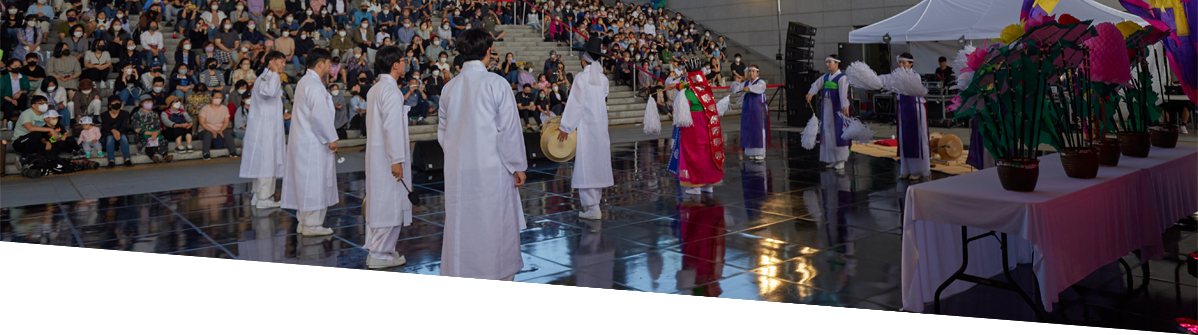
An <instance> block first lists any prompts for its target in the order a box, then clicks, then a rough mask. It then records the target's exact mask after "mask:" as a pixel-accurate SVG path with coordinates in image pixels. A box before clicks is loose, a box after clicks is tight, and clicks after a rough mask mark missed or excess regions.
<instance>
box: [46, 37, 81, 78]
mask: <svg viewBox="0 0 1198 335" xmlns="http://www.w3.org/2000/svg"><path fill="white" fill-rule="evenodd" d="M54 50H55V51H54V57H53V58H50V60H49V61H48V62H47V63H46V73H48V74H49V75H50V77H52V78H54V79H56V80H57V81H58V82H59V83H60V84H61V85H62V87H63V88H69V89H75V88H77V87H79V75H80V74H82V73H83V70H82V69H81V68H80V67H79V59H78V58H75V57H72V56H71V50H70V49H68V48H67V46H66V44H65V43H63V42H58V44H57V45H55V46H54Z"/></svg>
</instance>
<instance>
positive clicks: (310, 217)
mask: <svg viewBox="0 0 1198 335" xmlns="http://www.w3.org/2000/svg"><path fill="white" fill-rule="evenodd" d="M326 212H328V208H325V209H321V210H318V211H308V212H299V213H296V215H295V217H296V219H298V220H299V224H300V225H301V226H304V227H322V226H324V215H325V213H326Z"/></svg>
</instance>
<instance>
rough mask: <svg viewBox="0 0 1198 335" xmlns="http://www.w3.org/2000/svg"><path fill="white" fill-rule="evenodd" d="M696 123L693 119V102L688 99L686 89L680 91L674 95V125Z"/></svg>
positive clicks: (684, 125)
mask: <svg viewBox="0 0 1198 335" xmlns="http://www.w3.org/2000/svg"><path fill="white" fill-rule="evenodd" d="M694 124H695V121H694V120H691V103H690V100H687V99H686V90H682V91H678V94H677V95H675V97H674V125H675V126H678V127H682V128H686V127H690V126H693V125H694Z"/></svg>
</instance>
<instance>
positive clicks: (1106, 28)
mask: <svg viewBox="0 0 1198 335" xmlns="http://www.w3.org/2000/svg"><path fill="white" fill-rule="evenodd" d="M1094 28H1095V30H1096V31H1097V32H1098V36H1096V37H1094V38H1091V39H1089V40H1087V41H1086V42H1084V43H1085V45H1086V46H1087V47H1089V48H1090V50H1091V51H1090V66H1091V70H1090V71H1091V73H1090V80H1092V81H1096V82H1103V83H1107V84H1119V85H1127V82H1128V81H1130V80H1131V67H1129V66H1128V64H1129V62H1130V60H1129V59H1128V57H1127V46H1126V44H1125V42H1124V40H1123V33H1122V32H1120V31H1119V28H1117V27H1115V25H1114V24H1112V23H1110V22H1103V23H1100V24H1098V25H1097V26H1095V27H1094Z"/></svg>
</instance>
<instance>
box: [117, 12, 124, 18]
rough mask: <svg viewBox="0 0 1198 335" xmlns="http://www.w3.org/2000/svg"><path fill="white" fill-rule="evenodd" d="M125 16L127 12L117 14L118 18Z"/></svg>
mask: <svg viewBox="0 0 1198 335" xmlns="http://www.w3.org/2000/svg"><path fill="white" fill-rule="evenodd" d="M123 17H125V14H121V13H117V14H116V18H118V19H119V18H123Z"/></svg>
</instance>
